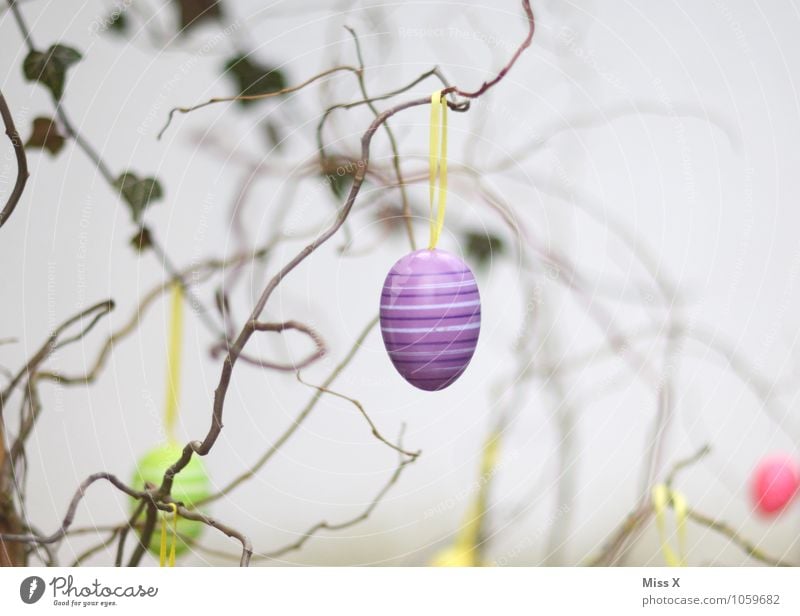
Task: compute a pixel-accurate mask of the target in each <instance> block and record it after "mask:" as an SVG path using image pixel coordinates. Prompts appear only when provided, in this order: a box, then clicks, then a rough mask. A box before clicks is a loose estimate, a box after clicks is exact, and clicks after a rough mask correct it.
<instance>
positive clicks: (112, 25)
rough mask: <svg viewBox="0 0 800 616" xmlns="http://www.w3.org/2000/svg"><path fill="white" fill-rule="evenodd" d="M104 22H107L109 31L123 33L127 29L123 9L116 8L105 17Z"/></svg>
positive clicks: (126, 19) (126, 18) (126, 20)
mask: <svg viewBox="0 0 800 616" xmlns="http://www.w3.org/2000/svg"><path fill="white" fill-rule="evenodd" d="M105 23H107V24H108V29H109V30H110V31H112V32H114V33H116V34H123V33H124V32H125V31H126V30H127V29H128V16H127V15H126V14H125V13H124V12H123V11H120V10H119V9H116V10H114V11H112V12H111V14H110V15H109V16H108V17H107V18H106V21H105Z"/></svg>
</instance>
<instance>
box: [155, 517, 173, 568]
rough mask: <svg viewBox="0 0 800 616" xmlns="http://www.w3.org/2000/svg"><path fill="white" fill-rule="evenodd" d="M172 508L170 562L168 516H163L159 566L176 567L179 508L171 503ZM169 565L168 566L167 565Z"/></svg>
mask: <svg viewBox="0 0 800 616" xmlns="http://www.w3.org/2000/svg"><path fill="white" fill-rule="evenodd" d="M169 506H170V507H172V541H171V542H170V548H169V561H167V515H169V514H166V513H162V514H161V552H160V555H159V561H158V562H159V566H161V567H164V566H168V567H174V566H175V550H176V548H177V545H178V506H177V505H176V504H175V503H170V504H169ZM167 563H168V564H167Z"/></svg>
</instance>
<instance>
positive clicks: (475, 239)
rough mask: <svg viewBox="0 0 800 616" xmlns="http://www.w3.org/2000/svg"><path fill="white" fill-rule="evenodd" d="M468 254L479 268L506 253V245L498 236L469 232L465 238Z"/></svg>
mask: <svg viewBox="0 0 800 616" xmlns="http://www.w3.org/2000/svg"><path fill="white" fill-rule="evenodd" d="M464 243H465V244H466V252H467V255H469V256H470V257H471V258H472V260H474V261H475V262H476V263H477V264H478V266H479V267H482V266H484V265H486V264H487V263H489V261H490V260H491V259H492V258H494V257H497V256H500V255H503V254H504V253H505V250H506V247H505V243H504V242H503V240H502V239H500V238H499V237H498V236H496V235H493V234H491V233H488V232H486V231H480V232H478V231H467V233H466V235H465V236H464Z"/></svg>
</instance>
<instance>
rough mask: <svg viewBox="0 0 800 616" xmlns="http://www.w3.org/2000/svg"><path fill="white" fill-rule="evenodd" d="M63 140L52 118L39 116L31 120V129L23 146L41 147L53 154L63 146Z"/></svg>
mask: <svg viewBox="0 0 800 616" xmlns="http://www.w3.org/2000/svg"><path fill="white" fill-rule="evenodd" d="M64 141H66V139H65V137H64V135H62V134H61V132H60V131H59V130H58V125H57V124H56V123H55V121H53V119H52V118H44V117H39V118H35V119H34V120H33V130H32V131H31V136H30V137H29V138H28V141H26V142H25V147H26V148H42V149H45V150H47V151H48V152H50V154H52V155H53V156H55V155H56V154H58V153H59V152H60V151H61V148H63V147H64Z"/></svg>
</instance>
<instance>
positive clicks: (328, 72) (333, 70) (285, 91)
mask: <svg viewBox="0 0 800 616" xmlns="http://www.w3.org/2000/svg"><path fill="white" fill-rule="evenodd" d="M340 71H350V72H351V73H357V72H358V69H357V68H355V67H353V66H334V67H333V68H329V69H328V70H325V71H322V72H321V73H319V74H317V75H314V76H312V77H309V78H308V79H306V80H305V81H304V82H302V83H300V84H298V85H296V86H291V87H288V88H283V89H282V90H276V91H274V92H265V93H264V94H247V95H241V94H240V95H238V96H221V97H217V98H211V99H209V100H207V101H205V102H204V103H199V104H197V105H193V106H191V107H173V108H172V109H170V111H169V115H168V116H167V122H166V124H164V127H163V128H162V129H161V130H160V131H158V136H157V139H161V136H162V135H163V134H164V132H165V131H166V130H167V128H169V125H170V124H171V123H172V117H173V116H174V115H175V114H176V113H191V112H192V111H197V110H198V109H202V108H203V107H208V106H209V105H215V104H217V103H230V102H233V101H258V100H262V99H265V98H272V97H274V96H281V95H283V94H291V93H292V92H297V91H298V90H302V89H303V88H305V87H306V86H308V85H311V84H312V83H314V82H315V81H318V80H319V79H322V78H323V77H327V76H328V75H332V74H333V73H338V72H340Z"/></svg>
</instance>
